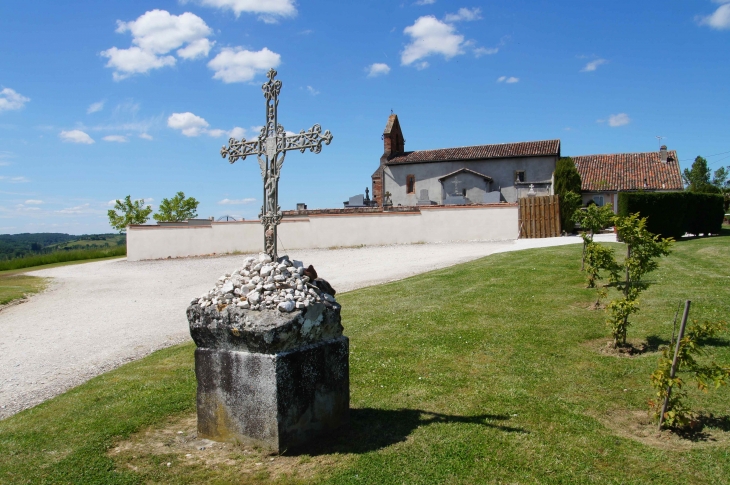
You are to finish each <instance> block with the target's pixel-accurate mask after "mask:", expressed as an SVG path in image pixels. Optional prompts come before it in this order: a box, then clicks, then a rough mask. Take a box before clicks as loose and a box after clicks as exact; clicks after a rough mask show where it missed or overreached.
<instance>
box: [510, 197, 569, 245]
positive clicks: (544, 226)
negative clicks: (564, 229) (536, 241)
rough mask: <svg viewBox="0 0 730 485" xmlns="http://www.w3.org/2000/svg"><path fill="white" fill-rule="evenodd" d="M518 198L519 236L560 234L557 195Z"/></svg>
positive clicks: (531, 236)
mask: <svg viewBox="0 0 730 485" xmlns="http://www.w3.org/2000/svg"><path fill="white" fill-rule="evenodd" d="M519 200H520V237H521V238H540V237H557V236H560V202H559V200H558V196H557V195H548V196H546V197H523V198H521V199H519Z"/></svg>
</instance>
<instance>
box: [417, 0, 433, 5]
mask: <svg viewBox="0 0 730 485" xmlns="http://www.w3.org/2000/svg"><path fill="white" fill-rule="evenodd" d="M434 3H436V0H418V1H417V2H416V3H415V4H414V5H433V4H434Z"/></svg>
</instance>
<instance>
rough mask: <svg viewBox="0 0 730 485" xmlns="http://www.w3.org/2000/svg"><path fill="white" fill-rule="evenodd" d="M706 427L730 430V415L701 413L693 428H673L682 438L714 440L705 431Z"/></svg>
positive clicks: (696, 440) (695, 440)
mask: <svg viewBox="0 0 730 485" xmlns="http://www.w3.org/2000/svg"><path fill="white" fill-rule="evenodd" d="M707 428H714V429H717V430H720V431H725V432H728V431H730V416H713V415H709V416H708V415H706V414H701V415H700V416H699V419H698V420H697V425H696V426H695V427H694V428H690V429H685V430H681V429H680V430H675V431H674V432H675V433H677V435H678V436H681V437H682V438H684V439H686V440H689V441H694V442H699V441H714V439H713V438H712V435H711V434H710V433H708V432H707Z"/></svg>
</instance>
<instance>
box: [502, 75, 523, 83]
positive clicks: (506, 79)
mask: <svg viewBox="0 0 730 485" xmlns="http://www.w3.org/2000/svg"><path fill="white" fill-rule="evenodd" d="M497 82H498V83H507V84H514V83H518V82H520V78H518V77H514V76H510V77H507V76H499V77H498V78H497Z"/></svg>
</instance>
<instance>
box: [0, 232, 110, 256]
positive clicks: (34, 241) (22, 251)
mask: <svg viewBox="0 0 730 485" xmlns="http://www.w3.org/2000/svg"><path fill="white" fill-rule="evenodd" d="M77 241H83V242H84V243H85V244H80V245H79V244H77V245H76V247H65V246H66V245H70V246H73V245H72V244H71V243H74V242H77ZM120 242H121V245H123V244H124V240H123V239H121V238H120V236H119V235H118V234H90V235H83V236H72V235H70V234H63V233H52V232H42V233H34V234H29V233H25V234H0V261H8V260H13V259H17V258H25V257H27V256H32V255H47V254H51V253H54V252H57V251H64V252H68V251H73V250H76V249H82V248H85V249H89V250H94V249H106V248H113V247H117V246H119V245H120V244H119V243H120Z"/></svg>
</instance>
